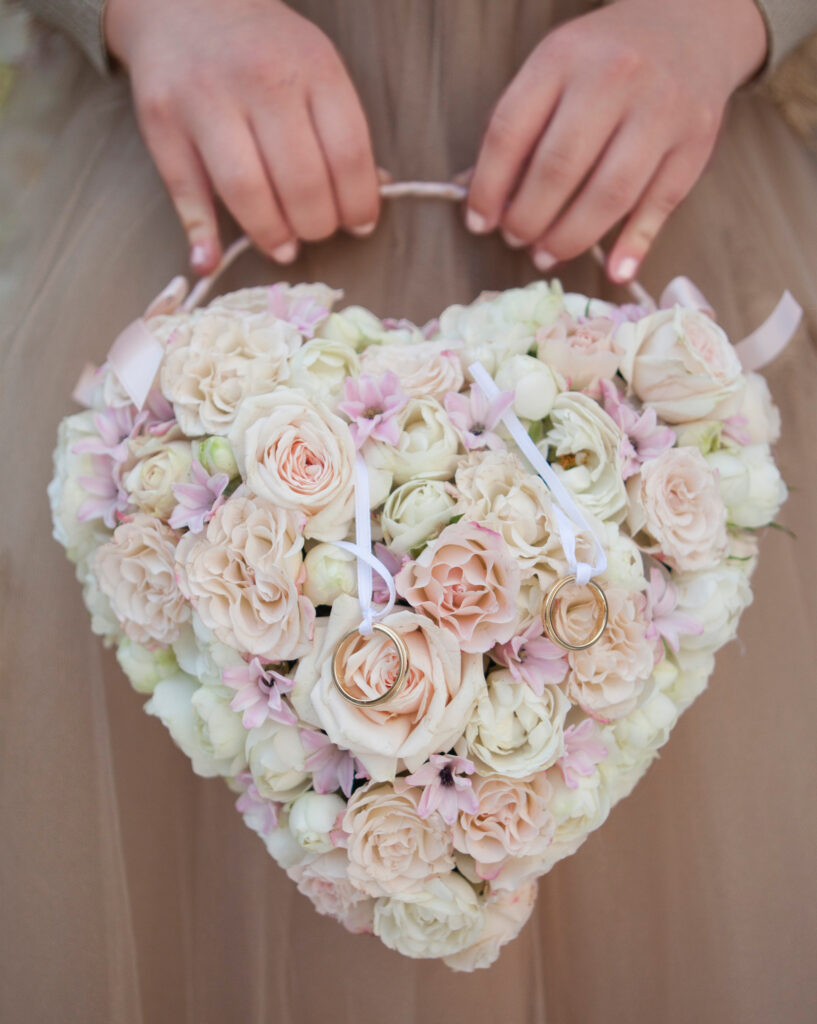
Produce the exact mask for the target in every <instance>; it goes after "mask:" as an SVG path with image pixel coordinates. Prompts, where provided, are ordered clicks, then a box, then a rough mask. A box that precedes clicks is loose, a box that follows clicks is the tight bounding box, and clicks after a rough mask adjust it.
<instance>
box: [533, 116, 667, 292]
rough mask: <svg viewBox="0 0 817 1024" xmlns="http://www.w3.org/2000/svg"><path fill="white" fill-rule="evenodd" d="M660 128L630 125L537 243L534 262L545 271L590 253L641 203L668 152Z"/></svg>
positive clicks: (648, 124)
mask: <svg viewBox="0 0 817 1024" xmlns="http://www.w3.org/2000/svg"><path fill="white" fill-rule="evenodd" d="M662 134H663V135H665V136H666V134H667V133H666V132H662V129H661V127H660V126H656V125H654V124H652V123H644V122H643V121H641V122H636V121H635V120H633V121H628V122H626V123H625V124H624V125H623V126H622V128H621V129H620V130H619V131H618V132H616V134H615V135H614V136H613V138H612V140H611V141H610V144H609V145H608V147H607V149H606V151H605V152H604V153H603V155H602V156H601V158H600V160H599V162H598V164H597V165H596V167H595V169H594V170H593V172H592V173H591V174H590V176H589V178H588V179H587V181H586V182H585V183H584V185H583V186H582V187H581V189H580V190H579V192H578V193H577V194H576V195H575V196H574V197H573V199H572V200H571V202H570V203H569V205H568V207H567V209H566V210H564V211H563V212H562V214H561V215H560V216H559V217H558V219H557V220H556V222H555V223H554V224H552V225H550V226H549V227H548V228H547V230H546V231H545V233H544V234H543V235H542V236H541V237H540V238H538V239H537V241H536V242H535V244H534V247H533V252H532V256H533V262H534V263H535V264H536V266H537V267H538V268H539V270H541V271H542V272H543V273H544V272H546V271H548V270H550V268H551V267H552V266H554V265H555V264H556V263H559V262H561V261H562V260H569V259H573V258H574V257H575V256H579V255H580V254H581V253H583V252H585V251H586V250H587V249H589V248H590V247H591V246H592V245H593V244H594V243H595V242H597V241H598V240H599V239H600V238H601V237H602V236H603V235H604V234H606V232H607V231H609V230H610V228H611V227H612V226H613V225H614V224H616V223H617V222H618V221H620V220H621V219H622V218H623V217H624V216H626V214H627V213H629V212H630V210H632V209H633V207H634V206H635V205H636V203H637V202H638V200H639V198H640V197H641V195H642V194H643V193H644V190H645V189H646V188H647V185H648V184H649V183H650V180H651V179H652V177H653V175H654V174H655V172H656V170H657V169H658V167H659V165H660V164H661V162H662V160H663V158H664V155H665V153H666V148H667V142H668V138H667V139H666V140H665V138H662Z"/></svg>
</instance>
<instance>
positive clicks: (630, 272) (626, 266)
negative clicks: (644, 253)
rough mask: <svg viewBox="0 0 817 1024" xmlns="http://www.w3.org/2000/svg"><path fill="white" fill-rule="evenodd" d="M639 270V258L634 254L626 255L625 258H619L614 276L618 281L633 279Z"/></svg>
mask: <svg viewBox="0 0 817 1024" xmlns="http://www.w3.org/2000/svg"><path fill="white" fill-rule="evenodd" d="M637 270H638V260H637V259H635V258H634V257H632V256H625V257H624V259H623V260H619V261H618V263H617V264H616V266H615V270H614V271H613V277H615V279H616V281H632V279H633V278H634V277H635V272H636V271H637Z"/></svg>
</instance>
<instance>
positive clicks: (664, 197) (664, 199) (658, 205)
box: [652, 185, 684, 218]
mask: <svg viewBox="0 0 817 1024" xmlns="http://www.w3.org/2000/svg"><path fill="white" fill-rule="evenodd" d="M683 199H684V190H683V189H682V188H679V187H678V186H677V185H666V186H665V187H664V188H662V189H661V191H660V192H657V193H656V194H655V196H654V197H653V201H652V205H653V207H654V209H655V210H656V211H657V212H658V214H659V215H660V216H661V217H662V218H664V217H668V216H669V215H670V214H671V213H672V211H673V210H674V209H676V207H678V206H680V205H681V202H682V201H683Z"/></svg>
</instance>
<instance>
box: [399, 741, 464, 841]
mask: <svg viewBox="0 0 817 1024" xmlns="http://www.w3.org/2000/svg"><path fill="white" fill-rule="evenodd" d="M473 774H474V765H473V763H472V762H471V761H469V760H468V758H467V757H458V756H457V755H454V754H432V755H431V756H430V757H429V759H428V761H426V763H425V764H424V765H422V766H421V767H420V768H418V770H417V771H416V772H414V773H413V774H411V775H407V776H406V777H405V778H404V779H403V782H404V783H405V784H406V785H408V786H422V787H423V795H422V796H421V797H420V802H419V803H418V804H417V813H418V815H419V816H420V817H421V818H427V817H429V815H431V814H433V813H434V811H439V812H440V816H441V817H442V819H443V821H444V822H445V823H446V824H447V825H453V824H454V822H455V821H456V820H457V815H458V814H459V813H460V811H463V812H465V813H466V814H476V813H477V811H478V810H479V800H478V799H477V795H476V793H475V792H474V788H473V786H472V785H471V780H470V779H468V778H466V777H465V776H466V775H473Z"/></svg>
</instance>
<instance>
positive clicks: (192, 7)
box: [105, 0, 379, 273]
mask: <svg viewBox="0 0 817 1024" xmlns="http://www.w3.org/2000/svg"><path fill="white" fill-rule="evenodd" d="M105 35H106V39H107V43H108V46H109V48H110V50H111V52H112V53H113V55H114V56H115V57H117V58H118V60H119V61H120V62H121V63H122V64H123V65H124V66H125V68H126V69H127V70H128V73H129V74H130V78H131V86H132V90H133V99H134V104H135V107H136V115H137V118H138V120H139V125H140V128H141V130H142V134H143V136H144V138H145V142H146V143H147V146H148V149H149V150H150V152H151V155H152V156H153V159H154V161H155V162H156V166H157V168H158V170H159V173H160V174H161V176H162V178H163V179H164V182H165V184H166V186H167V188H168V191H169V192H170V196H171V198H172V200H173V204H174V206H175V207H176V212H177V213H178V215H179V219H180V220H181V222H182V226H183V228H184V230H185V232H186V234H187V237H188V239H189V243H190V262H191V266H192V268H193V269H194V270H195V271H196V272H198V273H207V272H209V271H210V270H212V269H213V268H214V266H215V265H216V263H217V262H218V260H219V258H220V255H221V245H220V241H219V235H218V226H217V223H216V211H215V206H214V199H213V194H214V193H215V194H216V195H218V196H219V197H220V198H221V199H222V201H223V202H224V205H225V206H226V207H227V209H228V210H229V211H230V212H231V213H232V215H233V216H234V217H235V219H236V220H237V221H238V223H239V224H240V225H241V227H242V228H243V229H244V231H246V233H247V234H248V235H249V236H250V237H251V238H252V239H253V241H254V242H255V244H256V245H257V246H258V248H259V249H261V250H262V251H263V252H265V253H267V254H268V255H270V256H271V257H272V258H273V259H274V260H277V261H278V262H280V263H289V262H291V261H292V260H293V259H295V256H296V255H297V251H298V240H299V239H304V240H309V241H312V240H316V239H319V238H326V237H327V236H328V235H331V234H332V233H333V232H334V231H335V230H336V229H337V228H338V227H344V228H346V229H347V230H348V231H351V232H352V233H353V234H357V235H366V234H368V233H369V232H370V231H372V230H373V229H374V226H375V223H376V221H377V217H378V214H379V195H378V181H377V171H376V167H375V162H374V157H373V154H372V145H371V139H370V137H369V130H368V126H367V123H366V118H365V115H364V113H363V109H362V107H361V105H360V101H359V99H358V97H357V93H356V92H355V88H354V86H353V85H352V82H351V81H350V79H349V75H348V73H347V71H346V69H345V67H344V66H343V62H342V61H341V58H340V57H339V56H338V54H337V52H336V50H335V48H334V47H333V46H332V44H331V43H330V42H329V40H328V39H327V38H326V36H325V35H324V34H323V33H322V32H321V31H320V30H319V29H318V28H316V27H315V26H314V25H313V24H311V22H309V21H307V20H305V19H304V18H302V17H301V16H300V15H298V14H296V13H295V12H294V11H292V10H290V9H289V8H288V7H287V6H286V5H285V4H283V3H280V2H278V0H230V2H229V3H225V2H224V0H109V2H108V5H107V9H106V13H105Z"/></svg>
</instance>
